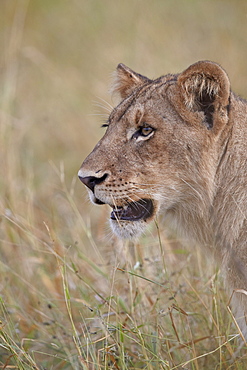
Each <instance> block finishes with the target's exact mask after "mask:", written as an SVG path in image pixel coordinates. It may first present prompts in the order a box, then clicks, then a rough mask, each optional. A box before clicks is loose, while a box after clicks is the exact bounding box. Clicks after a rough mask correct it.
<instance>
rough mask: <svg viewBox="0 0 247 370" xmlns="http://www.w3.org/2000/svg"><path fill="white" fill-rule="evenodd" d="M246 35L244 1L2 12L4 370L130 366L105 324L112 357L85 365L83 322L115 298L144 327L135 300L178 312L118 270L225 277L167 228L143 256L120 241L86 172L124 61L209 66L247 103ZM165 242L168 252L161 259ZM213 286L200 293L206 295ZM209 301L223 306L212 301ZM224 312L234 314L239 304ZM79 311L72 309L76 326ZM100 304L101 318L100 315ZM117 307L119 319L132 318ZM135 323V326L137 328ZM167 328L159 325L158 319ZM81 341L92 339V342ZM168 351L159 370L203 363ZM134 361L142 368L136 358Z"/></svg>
mask: <svg viewBox="0 0 247 370" xmlns="http://www.w3.org/2000/svg"><path fill="white" fill-rule="evenodd" d="M246 35H247V2H246V1H244V0H242V1H241V0H236V1H230V0H224V1H220V0H205V1H199V0H172V1H171V0H169V1H168V0H155V1H152V2H151V1H148V0H133V1H112V0H111V1H110V0H104V1H100V0H90V1H89V0H53V1H48V0H1V2H0V50H1V52H0V211H1V219H0V274H1V279H0V297H1V304H2V308H1V310H2V311H1V321H2V329H1V330H3V331H2V337H1V338H2V343H4V345H2V347H1V346H0V364H1V365H2V367H3V366H4V365H5V366H7V365H9V364H10V365H11V364H12V365H13V364H14V365H15V366H17V368H23V369H28V368H29V366H30V368H40V369H41V368H42V369H43V368H47V369H50V368H53V369H60V368H61V369H66V368H68V369H70V368H74V369H79V368H92V369H93V368H101V367H97V366H102V368H104V367H103V366H105V365H102V364H105V363H106V362H107V363H108V365H107V366H112V368H116V369H117V368H118V367H117V366H120V365H119V361H120V360H119V359H117V360H118V362H117V360H116V358H117V356H119V355H117V354H116V353H115V352H114V353H113V352H112V353H111V355H108V358H107V356H106V357H104V356H103V355H102V354H103V352H104V351H103V350H105V341H104V340H103V339H104V338H105V337H107V335H108V334H102V331H103V332H104V330H106V329H102V325H103V324H102V322H101V324H100V325H98V326H99V327H100V328H101V329H97V330H98V331H97V330H94V331H96V332H97V335H98V336H97V339H94V338H91V337H90V338H91V339H90V340H91V341H92V343H93V344H92V346H93V345H94V346H96V343H101V344H102V346H101V347H100V348H99V347H97V346H96V347H97V351H98V352H95V353H100V355H102V356H103V358H104V360H102V359H101V360H100V359H99V356H98V355H97V356H98V357H97V356H96V355H95V356H96V357H95V358H94V359H92V358H93V355H92V354H91V355H89V354H87V356H88V357H87V356H86V355H85V353H84V352H83V351H84V350H82V348H85V341H87V340H88V336H87V334H85V333H88V332H87V330H88V329H87V330H86V329H85V328H88V326H87V325H88V324H87V322H86V321H85V320H87V319H88V317H90V320H91V319H92V317H93V318H94V320H96V319H97V320H99V318H100V317H101V314H99V313H98V311H97V310H99V306H100V307H101V309H102V311H104V310H105V311H104V313H106V312H108V313H109V311H110V308H109V305H108V306H106V307H104V302H105V301H104V300H108V299H109V297H112V296H114V297H118V299H116V302H115V301H114V302H115V305H116V307H118V308H119V297H122V303H121V304H120V306H121V310H123V311H124V312H128V314H129V315H130V312H132V314H133V315H134V311H135V310H134V309H133V307H134V301H133V300H134V298H133V297H134V295H135V294H136V297H137V296H138V294H137V293H135V294H134V291H136V292H137V291H139V292H142V294H141V296H142V299H140V303H139V304H140V305H141V307H142V309H143V310H144V311H143V312H142V313H140V306H138V305H137V308H136V310H137V311H138V314H137V316H138V315H140V316H141V317H143V319H144V321H145V319H146V317H147V315H150V305H151V306H152V307H153V305H154V302H156V301H158V300H159V299H163V303H162V305H161V307H159V308H158V309H157V312H160V310H161V308H162V309H165V308H164V307H170V306H169V304H170V303H169V302H168V301H169V299H168V298H164V297H165V293H163V295H162V298H160V295H161V290H159V289H160V287H159V289H158V292H156V298H154V297H153V298H152V299H151V291H152V294H153V293H154V292H153V290H154V289H153V287H152V286H151V288H150V291H149V290H148V288H147V290H145V289H146V288H145V289H144V288H143V284H141V286H139V285H138V284H140V281H139V280H140V279H139V280H138V279H137V280H131V281H130V280H129V277H128V276H125V277H123V276H122V275H121V276H119V277H117V278H116V274H119V272H117V270H116V266H120V265H121V267H122V266H125V265H126V264H127V265H128V264H129V265H128V268H130V269H131V268H133V267H134V266H136V263H139V261H142V264H143V261H146V270H145V271H144V272H143V271H142V274H144V275H145V274H146V275H145V276H148V278H149V279H155V280H157V281H158V280H159V279H160V280H159V281H160V283H163V281H166V278H165V277H164V276H162V271H163V270H164V265H163V264H164V261H163V260H159V259H158V257H157V256H161V255H162V256H163V258H164V255H165V259H166V261H169V268H170V270H169V269H168V273H169V271H170V274H172V273H173V272H174V271H176V272H177V271H178V270H179V273H178V275H179V276H180V275H181V273H183V274H186V273H187V272H188V276H192V279H194V278H195V276H197V278H196V282H198V280H200V279H202V280H203V279H205V281H208V280H210V279H211V277H212V276H216V275H214V273H215V271H214V272H213V273H212V274H213V275H210V276H208V275H206V276H204V275H203V274H204V273H203V272H202V271H203V268H201V265H200V264H201V263H202V264H204V261H202V260H201V259H200V258H201V257H200V255H198V256H197V254H196V256H197V257H196V259H195V260H193V258H195V257H192V256H191V255H190V252H185V251H183V250H182V249H181V246H180V243H179V241H177V240H175V239H174V236H173V235H170V234H169V235H168V233H167V232H166V231H164V229H165V228H164V225H163V224H162V223H160V225H159V232H160V235H158V236H157V228H156V227H155V226H154V227H153V231H150V232H149V234H148V235H147V236H146V237H144V238H143V239H142V240H141V242H140V244H138V245H137V246H136V245H134V246H133V245H132V244H131V243H130V244H128V243H127V246H126V244H123V243H121V242H119V241H117V240H116V239H115V238H114V236H112V234H111V232H110V230H109V226H108V224H107V218H108V217H109V210H108V209H107V207H95V206H93V205H91V204H90V202H89V201H88V198H87V194H86V190H85V189H84V188H83V186H82V184H80V183H79V181H78V179H77V171H78V169H79V167H80V165H81V162H82V161H83V159H84V158H85V156H86V155H87V154H88V153H89V152H90V151H91V150H92V148H93V147H94V145H95V144H96V142H97V140H98V139H99V138H100V137H101V136H102V134H103V132H104V129H102V128H101V127H100V126H101V124H102V123H104V120H105V119H106V117H107V115H108V114H109V107H110V106H114V104H115V103H114V101H113V100H112V97H111V95H110V94H109V88H110V85H111V81H112V73H113V71H114V70H115V68H116V66H117V65H118V63H120V62H123V63H124V64H126V65H128V66H129V67H131V68H132V69H134V70H135V71H137V72H139V73H141V74H144V75H146V76H148V77H150V78H155V77H158V76H160V75H162V74H167V73H178V72H180V71H182V70H183V69H185V68H186V67H188V66H189V65H190V64H192V63H194V62H196V61H198V60H203V59H207V60H212V61H215V62H218V63H220V64H221V65H222V66H223V67H224V69H225V70H226V71H227V73H228V75H229V77H230V80H231V83H232V89H233V90H234V91H235V92H236V93H238V94H240V95H241V96H242V97H247V87H246V86H247V84H246V79H247V66H246V59H247V37H246ZM168 239H169V242H168ZM161 241H162V245H163V246H165V247H164V250H165V252H164V250H163V252H161V250H160V247H161ZM162 253H163V254H162ZM165 253H166V254H165ZM188 260H189V261H192V262H191V264H190V263H187V262H188ZM155 261H156V262H155ZM157 261H158V262H157ZM178 261H180V263H181V264H182V265H179V264H178ZM127 265H126V266H127ZM162 266H163V267H162ZM185 266H186V267H185ZM181 271H182V272H181ZM208 271H209V270H208ZM205 273H206V272H205ZM210 273H211V272H210ZM210 273H208V274H210ZM169 276H170V275H169ZM180 277H181V276H180ZM132 278H133V279H136V276H134V277H132ZM123 279H124V280H123ZM182 280H183V281H181V280H179V279H178V280H175V281H174V282H173V283H171V286H172V284H174V286H175V287H172V288H171V290H172V292H173V293H174V291H177V289H178V287H179V286H180V285H179V284H182V283H183V282H184V279H182ZM123 281H124V282H123ZM141 283H143V281H141ZM128 284H131V287H130V286H129V285H128ZM191 284H192V285H193V284H195V280H193V283H191ZM144 285H145V284H144ZM205 286H206V285H202V286H200V287H199V288H198V289H199V290H200V292H202V291H204V288H205ZM133 287H134V288H133ZM155 287H156V285H155ZM176 287H177V288H176ZM220 287H221V285H220ZM67 289H69V291H70V294H71V295H69V293H68V291H67ZM131 289H132V295H131V296H129V292H130V290H131ZM143 289H144V290H145V294H144V290H143ZM179 289H180V288H179ZM184 289H185V288H184ZM210 289H211V288H210ZM220 289H221V288H220ZM66 292H67V293H66ZM71 292H72V293H71ZM210 292H211V290H210ZM65 293H66V294H65ZM190 293H191V292H190ZM206 294H209V292H207V293H206ZM220 294H221V293H220ZM222 294H223V293H222ZM72 296H73V297H72ZM144 296H145V299H144V298H143V297H144ZM197 296H198V295H197ZM106 297H108V298H106ZM218 297H219V295H217V299H218ZM220 297H221V295H220ZM143 299H144V301H143ZM193 299H195V297H194V296H193ZM205 299H206V300H207V299H209V301H210V302H212V300H213V299H214V298H212V296H210V297H208V296H207V298H205ZM219 299H221V298H219ZM224 299H225V301H224ZM183 300H184V296H183V297H182V298H181V301H183ZM222 300H223V301H224V307H226V301H227V298H222ZM151 301H152V304H151V303H150V302H151ZM188 301H189V298H188ZM199 301H200V300H198V304H200V302H199ZM164 302H166V303H164ZM167 302H168V303H167ZM68 303H69V304H70V305H71V304H72V303H73V310H74V311H73V320H72V316H71V315H70V314H71V312H72V311H70V310H72V309H71V307H70V306H69V305H68ZM135 304H137V303H136V301H135ZM210 305H211V303H209V306H210ZM88 306H90V307H91V308H92V307H93V308H92V310H93V311H92V312H93V313H92V312H91V311H90V309H88V308H87V307H88ZM85 307H86V308H85ZM95 307H97V310H96V311H95ZM102 307H103V308H102ZM116 307H115V311H118V312H120V311H119V310H120V309H118V310H117V308H116ZM84 309H85V310H86V313H84V311H83V310H84ZM152 309H153V308H152ZM167 309H168V308H167ZM183 309H186V308H185V307H183ZM201 309H202V310H203V308H202V307H200V308H199V309H198V310H201ZM225 310H226V309H225ZM115 311H114V312H115ZM95 312H96V313H95ZM167 312H168V311H167ZM169 312H170V311H169ZM180 313H181V311H180ZM114 314H116V312H115V313H114ZM152 314H153V311H152ZM85 315H86V317H87V319H85ZM87 315H88V316H87ZM90 315H91V316H92V317H91V316H90ZM157 315H158V314H157ZM137 316H133V317H134V318H135V319H136V322H137V323H138V320H137ZM206 316H208V313H207V312H205V317H206ZM107 317H108V316H107ZM114 317H115V316H114ZM138 317H139V316H138ZM155 317H156V319H155V320H156V321H157V317H158V316H155ZM101 318H102V317H101ZM108 319H109V317H108ZM108 319H107V320H108ZM125 319H126V317H125ZM92 320H93V319H92ZM102 320H103V319H102ZM139 320H141V318H140V317H139ZM155 320H154V321H155ZM227 320H229V317H228V319H227ZM103 321H104V320H103ZM126 321H127V319H126ZM116 322H117V323H119V322H122V317H121V318H119V317H117V318H116ZM227 322H228V321H227ZM172 324H173V323H172V322H170V326H171V329H169V330H170V331H169V330H168V329H167V328H166V329H165V330H164V332H163V336H164V335H165V333H166V335H167V336H168V337H169V335H170V336H171V338H172V340H173V341H174V340H175V341H176V340H177V339H178V338H177V334H174V330H173V329H174V328H173V329H172V327H173V325H172ZM197 324H198V322H197ZM126 325H127V324H126ZM142 325H143V321H142ZM167 325H168V324H167ZM186 325H187V324H186ZM193 325H194V324H193ZM200 325H201V324H200ZM200 325H199V326H200ZM207 325H208V326H210V325H209V324H207ZM208 326H207V327H208ZM82 327H83V328H84V329H82ZM197 328H198V326H197ZM85 330H86V331H85ZM100 330H101V331H100ZM150 330H151V329H150ZM181 330H182V329H181ZM183 330H184V332H186V329H183ZM205 330H207V329H205ZM201 331H204V329H203V330H201ZM78 332H80V333H81V334H80V335H82V333H84V334H83V335H84V342H83V340H82V339H80V340H82V342H83V343H82V344H80V343H79V342H80V340H79V339H78V338H77V335H78ZM92 332H93V331H92ZM150 332H152V333H153V331H152V330H151V331H150ZM73 333H74V334H73ZM104 333H105V332H104ZM167 333H168V334H167ZM210 333H211V334H212V332H210ZM91 334H92V333H91ZM204 334H205V333H204ZM211 334H210V335H211ZM73 335H74V337H75V336H76V338H77V339H78V341H77V342H76V341H75V340H74V339H72V338H74V337H73ZM129 335H130V334H129ZM27 338H28V339H27ZM174 338H175V339H174ZM188 340H190V341H191V340H192V339H191V338H190V339H188V338H187V341H188ZM113 342H114V340H113ZM116 342H117V340H116ZM140 342H141V340H140ZM52 343H53V344H52ZM54 343H55V344H54ZM78 343H79V344H78ZM135 343H136V339H135ZM208 344H209V342H208V343H207V345H208ZM211 344H212V342H211ZM211 344H210V345H208V346H207V345H205V348H206V349H205V348H204V352H205V351H209V350H211V347H210V346H211ZM111 345H112V343H110V344H109V348H110V347H111ZM114 345H115V346H116V343H114ZM132 345H133V340H132V342H131V341H130V343H129V344H126V348H127V349H128V351H129V352H130V353H132V352H133V348H132V347H131V346H132ZM217 345H219V347H220V345H221V344H219V343H218V344H217ZM217 345H216V346H217ZM83 346H84V347H83ZM96 347H94V348H96ZM168 347H169V346H168ZM168 347H166V349H164V348H163V351H165V352H164V353H163V354H161V355H160V357H159V358H161V357H162V358H163V360H162V361H163V362H164V361H167V364H165V362H164V363H163V365H160V363H159V364H158V365H157V366H158V367H157V368H172V366H178V364H180V363H183V361H185V359H187V360H188V359H191V358H194V357H197V355H198V353H199V354H200V353H201V352H200V351H202V349H201V348H199V349H198V352H195V353H194V352H193V354H192V353H191V352H190V351H188V352H187V353H186V354H185V353H183V355H182V357H181V358H180V357H179V355H178V357H177V358H176V359H175V358H173V359H172V358H171V357H172V356H170V355H169V356H170V357H169V356H168V355H167V353H168V352H169V350H168V349H169V348H170V347H169V348H168ZM87 348H88V347H87ZM90 348H91V347H90ZM107 348H108V347H107ZM109 348H108V349H109ZM111 348H112V347H111ZM126 348H125V350H126ZM131 348H132V349H131ZM131 351H132V352H131ZM160 351H161V350H160ZM82 352H83V353H82ZM108 352H109V351H108ZM58 354H59V356H60V357H59V356H58ZM228 354H229V353H228ZM90 356H91V357H90ZM109 356H110V357H109ZM111 356H112V357H111ZM129 356H130V355H129ZM131 356H132V360H131V361H134V360H133V358H135V357H133V353H132V355H131ZM146 356H147V357H148V355H146ZM157 356H158V354H157ZM166 356H168V357H166ZM58 357H59V358H60V359H58ZM226 357H227V356H226ZM82 358H83V360H80V359H82ZM109 358H110V359H109ZM145 358H146V357H145ZM219 358H220V357H217V356H216V359H215V361H216V362H217V361H220V360H219ZM164 359H165V360H164ZM83 361H84V362H83ZM104 361H105V362H104ZM114 361H115V362H114ZM122 361H123V362H122V365H121V366H122V367H121V366H120V368H125V367H124V366H125V365H123V363H124V361H125V360H122ZM126 361H127V360H126ZM138 361H139V360H138ZM160 361H161V360H160ZM226 361H227V360H226ZM89 363H90V365H89ZM109 363H111V365H109ZM133 363H135V365H133V366H134V367H133V368H138V366H140V367H141V366H144V365H143V364H141V365H138V362H137V360H136V361H134V362H133ZM217 363H219V362H217ZM6 364H7V365H6ZM23 364H24V365H23ZM96 364H97V365H96ZM100 364H101V365H100ZM117 364H118V365H117ZM14 365H13V366H14ZM18 366H19V367H18ZM21 366H23V367H21ZM31 366H33V367H31ZM35 366H37V367H35ZM86 366H88V367H86ZM90 366H91V367H90ZM94 366H95V367H94ZM114 366H115V367H114ZM131 366H132V365H126V368H131ZM150 366H151V365H150ZM152 366H154V365H152ZM162 366H163V367H162ZM165 366H167V367H165ZM169 366H171V367H169ZM198 366H199V365H198ZM200 366H201V367H200V368H201V369H202V368H205V369H206V368H212V367H203V366H206V365H200ZM222 366H223V365H222ZM147 368H149V367H147ZM151 368H155V367H150V369H151ZM174 368H175V367H174ZM195 368H196V367H195ZM222 368H224V367H222ZM226 368H227V367H226Z"/></svg>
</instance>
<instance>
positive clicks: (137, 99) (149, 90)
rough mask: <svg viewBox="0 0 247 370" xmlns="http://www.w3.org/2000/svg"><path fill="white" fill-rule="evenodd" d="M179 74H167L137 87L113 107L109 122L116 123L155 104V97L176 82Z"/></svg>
mask: <svg viewBox="0 0 247 370" xmlns="http://www.w3.org/2000/svg"><path fill="white" fill-rule="evenodd" d="M176 80H177V75H172V74H169V75H166V76H161V77H159V78H157V79H156V80H152V81H151V82H148V83H146V84H145V85H144V86H142V87H141V88H137V89H136V90H134V91H133V93H132V94H131V95H130V96H128V97H127V98H126V99H124V100H122V101H121V102H120V103H119V105H117V107H116V108H114V109H113V111H112V113H111V114H110V116H109V123H116V122H118V121H120V120H121V119H122V118H123V117H125V116H126V115H127V114H129V115H135V113H136V112H137V111H140V112H143V113H144V111H145V108H149V107H150V106H151V105H153V102H154V100H155V98H158V96H159V94H160V90H161V89H162V94H164V91H165V90H166V88H168V87H169V86H170V85H171V84H173V83H175V81H176Z"/></svg>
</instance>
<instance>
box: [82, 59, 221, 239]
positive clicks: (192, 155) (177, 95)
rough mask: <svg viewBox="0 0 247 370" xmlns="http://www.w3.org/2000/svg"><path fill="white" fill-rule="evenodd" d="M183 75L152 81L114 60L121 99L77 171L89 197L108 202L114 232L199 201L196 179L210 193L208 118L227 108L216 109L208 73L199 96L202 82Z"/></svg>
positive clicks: (211, 132)
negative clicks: (116, 63)
mask: <svg viewBox="0 0 247 370" xmlns="http://www.w3.org/2000/svg"><path fill="white" fill-rule="evenodd" d="M211 64H212V66H213V68H215V64H213V63H211ZM217 67H218V66H217ZM218 68H219V67H218ZM221 71H222V70H221ZM184 73H185V72H184ZM222 73H223V71H222ZM181 76H182V74H181V75H167V76H164V77H161V78H159V79H157V80H154V81H152V80H149V79H147V78H146V77H143V76H141V75H139V74H136V73H135V72H133V71H131V70H130V69H128V68H127V67H125V66H123V65H119V67H118V84H117V90H118V91H119V92H120V94H121V97H122V99H123V100H122V101H121V103H120V104H119V105H118V106H117V107H116V108H115V109H114V110H113V112H112V113H111V115H110V117H109V120H108V124H107V130H106V133H105V135H104V137H103V138H102V139H101V140H100V141H99V143H98V144H97V145H96V147H95V148H94V150H93V151H92V153H91V154H89V156H88V157H87V158H86V159H85V161H84V162H83V164H82V166H81V169H80V171H79V174H78V175H79V178H80V179H81V181H82V182H83V183H84V184H85V185H86V186H87V187H88V189H89V194H90V198H91V201H92V202H93V203H95V204H108V205H110V207H111V208H112V212H111V215H110V223H111V226H112V229H113V231H114V232H115V233H116V234H117V235H119V236H120V237H123V238H131V237H135V236H137V235H139V234H140V233H141V232H143V230H144V229H145V227H146V225H147V224H148V223H150V221H152V220H153V219H154V218H155V217H156V215H157V213H158V211H159V210H160V209H163V211H164V212H165V213H167V214H171V215H172V214H175V213H176V212H179V211H178V210H179V209H181V207H183V205H185V204H187V203H188V202H192V203H193V202H195V201H196V202H199V201H200V194H199V192H200V190H198V189H200V187H202V188H203V189H204V190H207V192H208V197H209V198H210V191H211V190H210V188H211V182H212V181H213V180H212V181H211V179H212V177H213V170H212V163H211V161H210V160H209V161H208V160H207V157H208V152H211V154H212V155H211V158H213V157H214V154H216V152H217V150H216V149H215V142H216V141H217V140H216V139H217V132H218V128H217V129H215V128H214V122H215V121H216V120H217V119H218V121H219V122H218V123H217V126H219V125H220V120H221V121H222V122H223V121H224V117H225V113H224V112H223V110H221V114H220V119H219V117H216V109H213V107H214V103H215V101H216V98H217V96H216V94H217V93H216V88H215V87H214V86H213V84H215V79H214V78H212V76H211V79H210V78H209V76H207V75H206V77H205V81H206V80H207V81H206V82H205V86H206V89H207V91H208V95H207V96H204V95H203V93H202V92H201V95H200V98H201V100H199V98H198V99H197V98H196V94H198V92H197V90H198V89H200V86H198V85H196V83H195V82H194V87H193V86H192V83H193V81H192V82H191V91H189V89H188V86H186V84H185V82H184V81H182V78H181ZM182 77H183V76H182ZM186 81H188V79H186ZM199 82H200V81H199ZM182 84H183V85H182ZM207 84H208V85H207ZM210 84H211V85H212V86H211V85H210ZM209 85H210V86H211V87H210V86H209ZM183 88H184V90H183ZM213 88H215V90H213ZM193 89H194V90H193ZM210 89H211V90H210ZM186 94H187V95H188V97H187V96H186ZM192 95H193V96H192ZM203 99H204V100H203ZM204 104H207V107H209V109H207V112H205V109H204ZM225 106H226V104H225ZM223 113H224V114H223Z"/></svg>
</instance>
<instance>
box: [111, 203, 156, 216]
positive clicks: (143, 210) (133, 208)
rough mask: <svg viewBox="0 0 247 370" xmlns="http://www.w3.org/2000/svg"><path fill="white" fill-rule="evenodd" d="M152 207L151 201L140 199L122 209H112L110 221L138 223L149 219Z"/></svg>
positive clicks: (152, 210)
mask: <svg viewBox="0 0 247 370" xmlns="http://www.w3.org/2000/svg"><path fill="white" fill-rule="evenodd" d="M153 212H154V205H153V202H152V200H151V199H140V200H138V201H137V202H131V203H128V204H127V205H126V206H123V207H113V211H112V212H111V219H112V220H116V221H118V220H119V221H139V220H146V219H147V218H149V217H151V216H152V214H153Z"/></svg>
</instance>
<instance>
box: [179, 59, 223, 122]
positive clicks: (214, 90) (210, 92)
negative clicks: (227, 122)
mask: <svg viewBox="0 0 247 370" xmlns="http://www.w3.org/2000/svg"><path fill="white" fill-rule="evenodd" d="M178 86H179V90H180V94H182V99H183V101H184V104H185V106H186V107H187V109H189V110H191V111H193V110H194V111H202V112H203V113H204V117H205V124H206V126H207V128H208V129H211V128H212V127H213V126H214V123H215V122H216V121H217V118H220V117H221V118H222V119H223V118H224V116H225V117H226V115H227V107H228V104H229V96H230V81H229V78H228V76H227V74H226V72H225V71H224V70H223V69H222V68H221V67H220V66H219V65H218V64H216V63H213V62H209V61H201V62H197V63H195V64H193V65H191V66H190V67H189V68H187V69H186V70H185V71H184V72H182V73H181V74H180V75H179V76H178Z"/></svg>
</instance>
